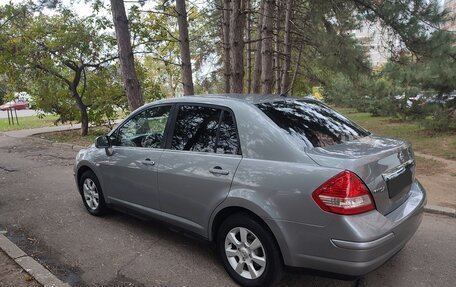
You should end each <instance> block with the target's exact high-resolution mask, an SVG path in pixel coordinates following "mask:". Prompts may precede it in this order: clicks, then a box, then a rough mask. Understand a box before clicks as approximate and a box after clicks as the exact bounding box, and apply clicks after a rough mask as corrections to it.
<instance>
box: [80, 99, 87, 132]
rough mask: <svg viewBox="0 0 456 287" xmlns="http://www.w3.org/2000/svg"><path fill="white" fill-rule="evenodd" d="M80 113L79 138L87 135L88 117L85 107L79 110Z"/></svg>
mask: <svg viewBox="0 0 456 287" xmlns="http://www.w3.org/2000/svg"><path fill="white" fill-rule="evenodd" d="M80 112H81V136H86V135H87V134H88V133H89V115H88V114H87V107H86V106H84V108H82V109H80Z"/></svg>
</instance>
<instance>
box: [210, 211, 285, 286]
mask: <svg viewBox="0 0 456 287" xmlns="http://www.w3.org/2000/svg"><path fill="white" fill-rule="evenodd" d="M263 224H264V223H261V222H260V221H259V220H258V219H256V218H255V217H253V216H251V215H249V214H247V213H237V214H234V215H232V216H230V217H228V218H227V219H226V220H225V221H223V223H222V224H221V226H220V228H219V230H218V233H217V241H216V243H217V252H218V254H219V256H220V258H221V260H222V263H223V266H224V267H225V270H226V271H227V272H228V274H229V275H230V276H231V278H232V279H233V280H234V281H236V282H237V283H238V284H240V285H241V286H248V287H256V286H273V285H274V284H275V283H277V282H278V281H279V280H280V278H281V277H282V271H283V262H282V256H281V253H280V250H279V248H278V246H277V243H276V241H275V238H274V236H273V235H272V233H271V232H270V231H269V230H268V229H267V228H265V227H264V226H263ZM261 264H264V265H263V266H262V265H261ZM241 266H242V267H241ZM249 277H250V278H249Z"/></svg>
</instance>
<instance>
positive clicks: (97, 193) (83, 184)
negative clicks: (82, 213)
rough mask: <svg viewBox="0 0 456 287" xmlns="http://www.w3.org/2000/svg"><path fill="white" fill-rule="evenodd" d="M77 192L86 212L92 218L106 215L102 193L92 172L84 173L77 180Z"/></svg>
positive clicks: (106, 209)
mask: <svg viewBox="0 0 456 287" xmlns="http://www.w3.org/2000/svg"><path fill="white" fill-rule="evenodd" d="M79 192H80V194H81V197H82V202H83V203H84V206H85V208H86V209H87V211H88V212H89V213H90V214H92V215H94V216H102V215H104V214H106V213H107V211H108V208H107V206H106V203H105V200H104V196H103V191H102V190H101V186H100V182H99V181H98V178H97V176H96V175H95V173H93V171H91V170H87V171H85V172H84V173H83V174H82V175H81V177H80V178H79Z"/></svg>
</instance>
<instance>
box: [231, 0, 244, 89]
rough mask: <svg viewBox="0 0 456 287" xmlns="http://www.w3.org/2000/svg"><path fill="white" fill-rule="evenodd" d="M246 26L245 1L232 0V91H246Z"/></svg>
mask: <svg viewBox="0 0 456 287" xmlns="http://www.w3.org/2000/svg"><path fill="white" fill-rule="evenodd" d="M244 28H245V1H244V0H232V1H231V19H230V46H231V51H230V52H231V92H232V93H243V92H244Z"/></svg>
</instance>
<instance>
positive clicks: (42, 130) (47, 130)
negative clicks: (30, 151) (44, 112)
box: [3, 124, 81, 138]
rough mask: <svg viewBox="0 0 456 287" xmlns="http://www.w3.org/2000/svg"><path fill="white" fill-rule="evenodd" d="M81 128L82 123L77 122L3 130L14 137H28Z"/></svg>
mask: <svg viewBox="0 0 456 287" xmlns="http://www.w3.org/2000/svg"><path fill="white" fill-rule="evenodd" d="M80 128H81V125H80V124H75V125H63V126H53V127H44V128H36V129H23V130H16V131H9V132H3V134H5V135H7V136H9V137H13V138H26V137H29V136H32V135H36V134H42V133H50V132H61V131H68V130H77V129H80Z"/></svg>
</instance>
